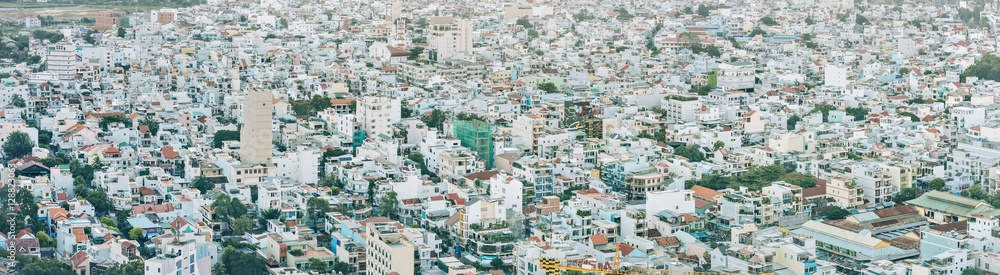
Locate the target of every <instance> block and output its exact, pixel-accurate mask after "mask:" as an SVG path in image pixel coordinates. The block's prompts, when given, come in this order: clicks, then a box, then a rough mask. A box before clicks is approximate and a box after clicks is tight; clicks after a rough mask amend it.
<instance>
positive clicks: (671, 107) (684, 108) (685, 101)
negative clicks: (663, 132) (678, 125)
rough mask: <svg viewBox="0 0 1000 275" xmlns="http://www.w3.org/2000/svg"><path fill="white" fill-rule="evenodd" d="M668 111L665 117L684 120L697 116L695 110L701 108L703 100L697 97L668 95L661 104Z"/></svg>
mask: <svg viewBox="0 0 1000 275" xmlns="http://www.w3.org/2000/svg"><path fill="white" fill-rule="evenodd" d="M660 108H663V111H664V112H666V115H665V116H664V118H666V119H672V120H674V121H678V122H683V121H691V120H693V119H694V118H695V112H697V111H698V110H699V109H700V108H701V100H699V99H698V98H697V97H684V96H667V97H666V99H665V100H664V101H662V103H661V104H660Z"/></svg>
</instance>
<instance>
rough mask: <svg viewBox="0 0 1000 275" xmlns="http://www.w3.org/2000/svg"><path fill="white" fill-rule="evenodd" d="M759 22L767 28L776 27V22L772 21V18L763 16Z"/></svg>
mask: <svg viewBox="0 0 1000 275" xmlns="http://www.w3.org/2000/svg"><path fill="white" fill-rule="evenodd" d="M759 21H760V22H761V23H763V24H764V25H768V26H774V25H778V21H774V18H771V17H770V16H764V17H763V18H761V19H760V20H759Z"/></svg>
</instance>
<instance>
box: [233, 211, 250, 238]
mask: <svg viewBox="0 0 1000 275" xmlns="http://www.w3.org/2000/svg"><path fill="white" fill-rule="evenodd" d="M250 230H253V220H250V218H249V217H247V215H243V216H240V217H239V218H238V219H236V221H234V222H233V234H236V235H243V232H249V231H250Z"/></svg>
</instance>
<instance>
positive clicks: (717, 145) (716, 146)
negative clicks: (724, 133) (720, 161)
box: [712, 140, 726, 151]
mask: <svg viewBox="0 0 1000 275" xmlns="http://www.w3.org/2000/svg"><path fill="white" fill-rule="evenodd" d="M723 147H726V143H725V142H722V141H721V140H717V141H715V143H713V144H712V151H719V149H722V148H723Z"/></svg>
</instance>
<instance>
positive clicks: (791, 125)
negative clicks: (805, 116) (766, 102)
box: [785, 115, 802, 130]
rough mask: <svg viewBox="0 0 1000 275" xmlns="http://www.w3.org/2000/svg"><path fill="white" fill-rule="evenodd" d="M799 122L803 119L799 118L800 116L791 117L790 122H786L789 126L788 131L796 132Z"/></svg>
mask: <svg viewBox="0 0 1000 275" xmlns="http://www.w3.org/2000/svg"><path fill="white" fill-rule="evenodd" d="M799 121H802V118H801V117H799V115H792V116H791V117H789V118H788V121H787V122H785V124H786V126H788V128H787V129H788V130H794V129H795V125H796V124H799Z"/></svg>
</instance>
